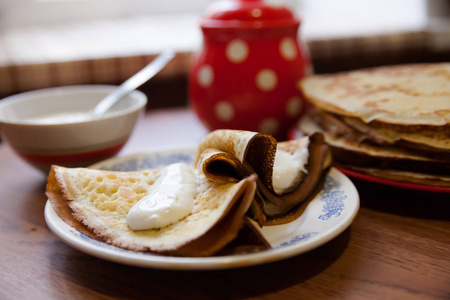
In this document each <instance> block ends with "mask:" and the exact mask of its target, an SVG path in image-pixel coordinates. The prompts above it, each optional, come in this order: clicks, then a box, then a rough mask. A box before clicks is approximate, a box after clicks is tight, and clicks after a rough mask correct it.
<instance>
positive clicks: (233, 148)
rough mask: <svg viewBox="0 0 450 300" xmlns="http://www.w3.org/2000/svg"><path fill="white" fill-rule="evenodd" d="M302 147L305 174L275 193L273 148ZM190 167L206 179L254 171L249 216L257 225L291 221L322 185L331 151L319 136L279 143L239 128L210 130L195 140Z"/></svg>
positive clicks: (236, 176) (218, 179)
mask: <svg viewBox="0 0 450 300" xmlns="http://www.w3.org/2000/svg"><path fill="white" fill-rule="evenodd" d="M305 149H307V151H308V153H309V156H308V161H307V165H306V172H305V171H299V172H298V174H297V176H296V178H295V180H294V181H293V182H292V184H291V186H289V187H288V188H286V189H285V190H283V191H281V192H280V191H275V189H274V186H273V173H274V163H275V156H276V154H277V151H278V150H282V151H285V152H288V153H291V154H293V153H294V152H296V151H299V150H305ZM195 161H196V163H197V164H198V165H199V168H200V169H201V170H202V171H203V173H204V174H205V175H206V177H207V178H209V179H210V180H211V181H216V182H223V181H229V182H232V181H239V180H241V179H242V178H245V176H248V174H252V173H256V174H257V175H258V179H257V189H256V194H255V201H254V202H253V203H252V207H251V213H250V215H251V218H252V219H254V220H255V221H256V222H257V223H258V224H259V225H260V226H263V225H275V224H283V223H287V222H290V221H293V220H295V219H296V218H297V217H298V216H299V215H300V214H301V213H302V212H303V210H304V209H305V207H306V205H307V203H308V202H309V201H310V200H311V199H313V198H314V196H315V195H316V194H317V192H318V191H320V189H321V188H322V186H323V181H324V179H325V177H326V174H327V171H328V169H329V168H330V167H331V164H332V157H331V151H330V149H329V147H328V145H327V144H326V143H325V142H324V139H323V136H322V135H321V134H320V133H317V134H313V135H312V136H310V137H303V138H301V139H298V140H294V141H287V142H280V143H277V141H276V140H275V139H274V138H273V137H272V136H270V135H267V134H261V133H256V132H249V131H239V130H216V131H213V132H211V133H210V134H208V135H207V136H206V137H205V138H204V139H203V141H202V142H201V144H200V146H199V149H198V152H197V156H196V160H195Z"/></svg>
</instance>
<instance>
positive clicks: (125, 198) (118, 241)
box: [46, 166, 256, 256]
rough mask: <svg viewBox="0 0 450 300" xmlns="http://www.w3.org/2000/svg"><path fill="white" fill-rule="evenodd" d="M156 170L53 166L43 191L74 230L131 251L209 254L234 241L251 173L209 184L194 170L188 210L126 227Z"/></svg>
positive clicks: (250, 187)
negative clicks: (161, 223) (165, 220)
mask: <svg viewBox="0 0 450 300" xmlns="http://www.w3.org/2000/svg"><path fill="white" fill-rule="evenodd" d="M157 176H158V170H146V171H140V172H110V171H100V170H93V169H85V168H64V167H60V166H53V167H52V169H51V172H50V174H49V177H48V184H47V192H46V194H47V196H48V197H49V200H50V202H51V204H52V207H53V208H54V209H55V211H56V213H57V214H58V215H59V216H60V217H61V218H62V219H63V220H64V221H65V222H66V223H68V224H69V225H71V226H72V227H74V228H75V229H77V230H79V231H80V232H82V233H84V234H86V235H88V236H90V237H92V238H94V239H97V240H100V241H102V242H105V243H108V244H111V245H114V246H117V247H120V248H124V249H127V250H132V251H149V252H153V253H159V254H164V255H176V256H209V255H212V254H214V253H216V252H218V251H220V250H222V249H223V248H224V247H225V246H226V245H227V244H228V243H229V242H231V241H232V240H234V239H235V238H236V237H237V236H238V233H239V231H240V229H241V228H242V227H243V226H244V222H245V220H244V215H245V213H246V212H247V210H248V209H249V207H250V205H251V203H252V201H253V196H254V193H255V181H256V175H250V176H248V177H246V178H244V179H242V180H240V181H239V182H236V183H215V182H212V181H210V180H207V179H206V178H205V177H204V176H201V175H197V178H196V180H197V182H198V193H197V195H196V197H195V205H194V208H193V210H192V212H191V213H190V214H189V215H188V216H186V217H185V218H183V219H181V220H180V221H178V222H175V223H173V224H170V225H168V226H165V227H162V228H156V229H150V230H132V229H131V228H130V227H129V226H128V224H127V221H126V216H127V214H128V212H129V210H130V209H131V207H132V206H133V205H135V204H136V203H137V202H138V201H139V200H140V199H142V198H143V197H144V196H145V195H147V194H148V192H149V189H150V188H151V186H152V185H153V184H154V182H155V180H156V178H157Z"/></svg>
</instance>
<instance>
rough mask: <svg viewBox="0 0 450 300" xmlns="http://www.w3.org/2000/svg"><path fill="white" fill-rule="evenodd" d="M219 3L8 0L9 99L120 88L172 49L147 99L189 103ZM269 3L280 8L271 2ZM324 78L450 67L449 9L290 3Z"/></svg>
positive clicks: (0, 61) (3, 50) (401, 1)
mask: <svg viewBox="0 0 450 300" xmlns="http://www.w3.org/2000/svg"><path fill="white" fill-rule="evenodd" d="M213 2H214V1H213V0H190V1H185V0H164V1H159V0H158V1H157V0H0V98H3V97H6V96H9V95H12V94H16V93H19V92H24V91H28V90H34V89H40V88H46V87H53V86H62V85H74V84H91V83H93V84H120V83H122V82H123V81H124V80H125V79H127V78H128V77H130V76H131V75H133V74H134V73H136V72H137V71H138V70H140V69H141V68H142V67H144V66H145V65H146V64H147V63H148V62H149V61H151V60H152V59H153V58H154V57H155V56H156V55H157V54H158V53H159V52H161V51H162V50H164V49H167V48H171V49H175V50H176V52H177V56H176V58H175V59H174V60H173V61H172V62H171V63H170V65H169V66H168V67H167V68H165V69H164V70H163V71H162V72H161V73H159V74H158V75H157V76H156V77H155V79H153V80H151V81H150V82H148V83H147V84H145V85H144V86H142V87H141V88H140V90H142V91H144V92H145V93H146V94H147V95H148V97H149V107H150V108H153V107H168V106H178V105H186V104H187V80H188V78H187V76H188V70H189V64H190V59H191V55H192V53H193V52H194V51H196V50H197V49H199V48H200V46H201V43H202V35H201V31H200V28H199V18H200V17H201V16H202V14H204V12H205V10H206V9H207V7H208V6H210V5H211V4H212V3H213ZM267 2H269V3H275V4H277V3H279V2H280V1H275V0H270V1H267ZM282 3H286V4H287V5H289V6H290V7H291V8H292V10H293V11H294V12H295V14H296V15H297V16H298V17H299V18H300V19H301V21H302V24H301V27H300V32H299V38H300V39H301V40H303V41H304V42H305V43H306V45H307V46H308V48H309V52H310V55H311V58H312V63H313V66H314V70H315V72H316V73H333V72H338V71H344V70H352V69H358V68H365V67H373V66H381V65H389V64H403V63H416V62H438V61H450V0H378V1H377V0H287V1H282Z"/></svg>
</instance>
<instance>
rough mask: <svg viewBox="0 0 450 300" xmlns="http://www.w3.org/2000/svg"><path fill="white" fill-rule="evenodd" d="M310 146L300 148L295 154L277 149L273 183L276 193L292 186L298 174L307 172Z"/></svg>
mask: <svg viewBox="0 0 450 300" xmlns="http://www.w3.org/2000/svg"><path fill="white" fill-rule="evenodd" d="M308 157H309V152H308V148H300V149H298V150H297V151H296V152H294V154H291V153H289V152H286V151H283V150H280V149H277V152H276V155H275V162H274V166H273V175H272V176H273V177H272V184H273V189H274V190H275V192H276V193H278V194H281V193H282V192H283V191H284V190H286V189H288V188H289V187H291V185H292V184H293V183H294V180H295V179H296V178H297V176H298V174H299V173H300V172H301V171H303V172H305V173H307V170H306V168H305V165H306V164H307V163H308Z"/></svg>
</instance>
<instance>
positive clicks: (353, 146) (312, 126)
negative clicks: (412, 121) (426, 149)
mask: <svg viewBox="0 0 450 300" xmlns="http://www.w3.org/2000/svg"><path fill="white" fill-rule="evenodd" d="M334 126H341V125H340V124H339V123H334ZM299 127H300V129H301V130H302V131H303V132H304V133H306V134H314V133H315V132H322V133H323V134H324V136H325V140H326V142H327V143H328V144H329V145H330V147H331V150H332V153H333V157H334V162H335V163H336V165H338V166H341V167H344V168H346V169H349V170H354V171H357V172H360V173H364V174H367V175H371V176H377V177H381V178H385V179H391V180H400V181H405V182H411V183H422V184H429V185H436V186H448V183H449V182H450V176H448V174H450V164H449V162H448V161H444V160H440V159H435V158H430V156H432V155H428V156H425V155H420V154H414V153H411V152H409V151H406V150H403V149H401V148H398V147H395V146H392V147H389V146H383V145H376V144H371V143H367V142H364V141H363V140H360V141H358V138H357V137H354V136H352V134H354V133H353V132H350V133H348V134H345V133H344V132H345V130H346V129H339V130H329V128H328V129H324V128H323V127H322V126H321V124H320V122H317V121H316V120H315V119H314V115H312V114H310V115H309V116H307V117H305V118H303V119H302V120H301V122H300V123H299Z"/></svg>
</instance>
